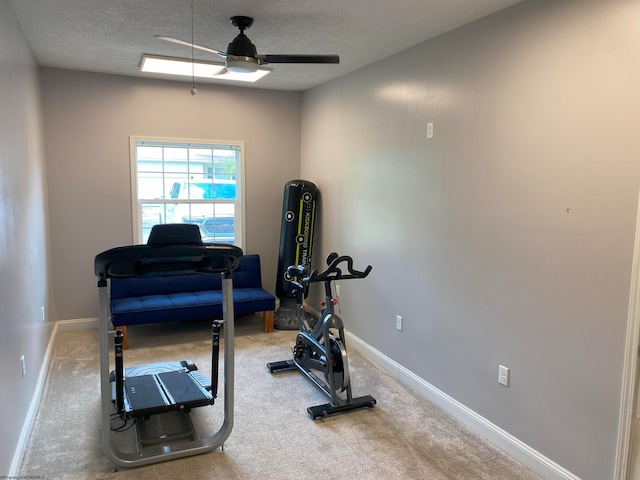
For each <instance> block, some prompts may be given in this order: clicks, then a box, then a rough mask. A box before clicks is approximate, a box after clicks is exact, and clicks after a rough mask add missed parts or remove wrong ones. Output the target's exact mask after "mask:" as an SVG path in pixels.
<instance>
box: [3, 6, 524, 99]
mask: <svg viewBox="0 0 640 480" xmlns="http://www.w3.org/2000/svg"><path fill="white" fill-rule="evenodd" d="M519 1H521V0H394V1H392V0H349V1H348V2H345V1H344V0H321V1H319V0H272V1H265V0H193V2H194V17H195V19H194V42H195V43H198V44H201V45H206V46H208V47H211V48H215V49H217V50H226V49H227V44H228V43H229V42H231V40H232V39H233V38H234V37H235V36H236V35H237V33H238V30H237V29H236V28H235V27H234V26H233V25H231V23H230V21H229V18H230V17H231V16H233V15H247V16H251V17H254V18H255V23H254V25H253V26H252V27H251V28H250V29H249V30H247V31H246V32H245V33H246V35H247V36H248V37H249V38H250V39H251V41H252V42H253V43H254V44H255V45H256V47H257V49H258V53H259V54H338V55H340V64H339V65H286V64H271V65H269V66H270V67H272V68H273V72H272V73H271V74H269V75H267V76H266V77H265V78H263V79H262V80H260V81H259V82H257V83H255V84H245V83H242V84H239V83H237V84H235V85H242V86H252V87H257V88H270V89H282V90H305V89H307V88H310V87H313V86H315V85H319V84H321V83H323V82H326V81H328V80H331V79H333V78H336V77H339V76H341V75H345V74H346V73H349V72H352V71H354V70H356V69H358V68H361V67H363V66H365V65H368V64H370V63H374V62H376V61H379V60H382V59H384V58H387V57H389V56H391V55H393V54H395V53H398V52H401V51H402V50H405V49H407V48H409V47H412V46H414V45H417V44H419V43H422V42H424V41H426V40H428V39H430V38H433V37H435V36H437V35H440V34H442V33H445V32H448V31H451V30H453V29H455V28H458V27H460V26H462V25H465V24H467V23H470V22H472V21H474V20H477V19H479V18H481V17H484V16H486V15H489V14H491V13H493V12H496V11H498V10H501V9H503V8H506V7H509V6H511V5H514V4H516V3H519ZM9 3H10V5H11V7H12V9H13V11H14V12H15V14H16V16H17V18H18V21H19V22H20V25H21V26H22V29H23V31H24V33H25V35H26V37H27V39H28V41H29V43H30V45H31V48H32V49H33V52H34V54H35V56H36V58H37V60H38V62H39V64H40V65H42V66H46V67H59V68H69V69H76V70H85V71H91V72H105V73H114V74H121V75H130V76H156V77H157V75H150V74H143V73H142V72H140V70H139V68H138V66H139V64H140V59H141V57H142V54H143V53H149V54H154V55H165V56H172V57H183V58H190V57H191V50H190V49H189V48H188V47H184V46H180V45H175V44H171V43H167V42H163V41H160V40H155V39H154V38H153V36H154V35H168V36H173V37H178V38H181V39H184V40H190V39H191V13H190V0H9ZM195 58H196V59H201V60H209V61H220V58H219V57H217V56H216V55H214V54H208V53H206V52H200V51H196V52H195ZM172 78H173V79H178V78H179V77H172ZM185 81H190V80H189V79H188V78H186V79H185ZM207 81H208V82H211V83H226V84H229V82H228V81H226V82H225V81H221V80H211V81H209V80H207ZM198 82H199V83H202V82H203V81H202V80H198Z"/></svg>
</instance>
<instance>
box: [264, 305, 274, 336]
mask: <svg viewBox="0 0 640 480" xmlns="http://www.w3.org/2000/svg"><path fill="white" fill-rule="evenodd" d="M262 321H263V323H264V333H269V332H273V310H270V311H266V312H262Z"/></svg>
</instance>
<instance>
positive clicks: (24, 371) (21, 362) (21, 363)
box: [20, 355, 27, 378]
mask: <svg viewBox="0 0 640 480" xmlns="http://www.w3.org/2000/svg"><path fill="white" fill-rule="evenodd" d="M20 367H21V368H22V377H23V378H24V377H26V375H27V363H26V362H25V360H24V355H22V356H21V357H20Z"/></svg>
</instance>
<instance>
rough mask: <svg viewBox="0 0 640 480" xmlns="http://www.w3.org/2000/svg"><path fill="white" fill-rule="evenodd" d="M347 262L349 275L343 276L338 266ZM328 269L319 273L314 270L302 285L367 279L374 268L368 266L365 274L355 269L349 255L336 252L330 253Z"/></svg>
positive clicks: (304, 279) (303, 280)
mask: <svg viewBox="0 0 640 480" xmlns="http://www.w3.org/2000/svg"><path fill="white" fill-rule="evenodd" d="M343 262H346V264H347V270H348V272H349V273H348V274H343V273H342V269H340V268H338V265H340V264H341V263H343ZM327 264H328V267H327V268H326V269H325V270H324V271H323V272H320V273H318V271H317V270H313V271H312V272H311V274H310V275H309V276H308V277H305V278H303V279H302V283H313V282H324V281H332V280H348V279H350V278H365V277H366V276H367V275H369V272H370V271H371V269H372V268H373V267H371V265H369V266H367V268H366V269H365V270H364V272H361V271H359V270H356V269H354V268H353V259H352V258H351V257H350V256H348V255H340V256H339V255H338V254H337V253H336V252H333V253H330V254H329V256H328V257H327Z"/></svg>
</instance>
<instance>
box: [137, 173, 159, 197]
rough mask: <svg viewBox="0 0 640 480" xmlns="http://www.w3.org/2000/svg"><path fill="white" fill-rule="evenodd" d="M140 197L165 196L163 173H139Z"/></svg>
mask: <svg viewBox="0 0 640 480" xmlns="http://www.w3.org/2000/svg"><path fill="white" fill-rule="evenodd" d="M138 198H139V199H143V198H147V199H152V198H164V182H163V176H162V173H149V172H139V173H138Z"/></svg>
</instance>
